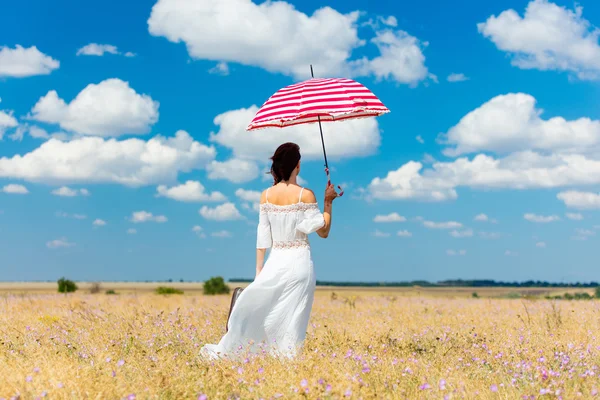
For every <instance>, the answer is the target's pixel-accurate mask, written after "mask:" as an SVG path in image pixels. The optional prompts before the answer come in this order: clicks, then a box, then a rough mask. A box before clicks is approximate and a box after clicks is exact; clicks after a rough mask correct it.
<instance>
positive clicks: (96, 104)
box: [30, 78, 159, 137]
mask: <svg viewBox="0 0 600 400" xmlns="http://www.w3.org/2000/svg"><path fill="white" fill-rule="evenodd" d="M158 107H159V104H158V102H157V101H154V100H153V99H152V98H151V97H150V96H148V95H146V94H142V95H140V94H138V93H137V92H136V91H135V90H133V89H132V88H131V87H130V86H129V83H128V82H124V81H122V80H120V79H116V78H113V79H106V80H104V81H102V82H100V83H98V84H93V83H92V84H89V85H88V86H86V87H85V88H84V89H83V90H82V91H81V92H79V94H78V95H77V96H76V97H75V99H73V100H72V101H71V102H70V103H68V104H67V103H66V102H65V100H63V99H61V98H60V97H59V96H58V93H57V92H56V91H55V90H51V91H49V92H48V93H47V94H46V95H45V96H43V97H41V98H40V99H39V100H38V102H37V103H36V104H35V106H34V107H33V109H32V110H31V115H30V118H31V119H34V120H37V121H41V122H46V123H49V124H58V125H59V126H60V127H61V128H62V129H65V130H68V131H71V132H75V133H78V134H81V135H93V136H103V137H108V136H120V135H125V134H136V135H137V134H146V133H148V132H149V131H150V128H151V127H152V125H154V124H155V123H156V122H157V121H158Z"/></svg>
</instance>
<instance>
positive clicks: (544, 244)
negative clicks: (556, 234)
mask: <svg viewBox="0 0 600 400" xmlns="http://www.w3.org/2000/svg"><path fill="white" fill-rule="evenodd" d="M535 247H539V248H542V249H543V248H546V242H537V243H536V244H535Z"/></svg>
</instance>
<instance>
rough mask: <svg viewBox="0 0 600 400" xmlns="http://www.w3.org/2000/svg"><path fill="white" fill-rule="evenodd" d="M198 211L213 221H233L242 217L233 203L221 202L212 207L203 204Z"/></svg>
mask: <svg viewBox="0 0 600 400" xmlns="http://www.w3.org/2000/svg"><path fill="white" fill-rule="evenodd" d="M198 213H199V214H200V215H201V216H202V217H204V218H205V219H209V220H213V221H233V220H237V219H242V218H243V217H242V214H240V212H239V211H238V209H237V208H236V206H235V204H233V203H223V204H221V205H218V206H216V207H214V208H210V207H208V206H203V207H202V208H201V209H200V210H199V211H198Z"/></svg>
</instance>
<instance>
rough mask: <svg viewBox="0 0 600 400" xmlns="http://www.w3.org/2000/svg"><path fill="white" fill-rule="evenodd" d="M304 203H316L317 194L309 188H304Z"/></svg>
mask: <svg viewBox="0 0 600 400" xmlns="http://www.w3.org/2000/svg"><path fill="white" fill-rule="evenodd" d="M302 202H303V203H316V202H317V198H316V197H315V193H314V192H313V191H312V190H310V189H309V188H304V190H303V191H302Z"/></svg>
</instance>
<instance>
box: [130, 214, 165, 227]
mask: <svg viewBox="0 0 600 400" xmlns="http://www.w3.org/2000/svg"><path fill="white" fill-rule="evenodd" d="M129 220H130V221H131V222H133V223H134V224H139V223H142V222H158V223H164V222H167V221H168V219H167V217H165V216H164V215H154V214H152V213H151V212H148V211H135V212H133V213H132V214H131V217H130V218H129Z"/></svg>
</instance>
